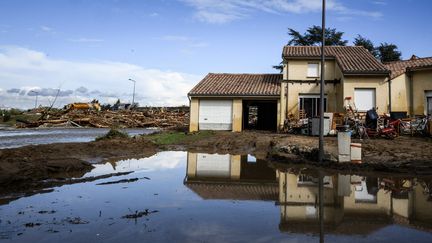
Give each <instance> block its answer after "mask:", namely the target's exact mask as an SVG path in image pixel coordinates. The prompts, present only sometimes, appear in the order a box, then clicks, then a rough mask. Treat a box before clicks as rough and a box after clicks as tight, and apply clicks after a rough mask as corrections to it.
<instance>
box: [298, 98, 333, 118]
mask: <svg viewBox="0 0 432 243" xmlns="http://www.w3.org/2000/svg"><path fill="white" fill-rule="evenodd" d="M299 110H303V111H304V112H305V113H306V117H307V118H311V117H317V116H319V115H320V98H319V95H300V100H299ZM326 111H327V97H324V112H326Z"/></svg>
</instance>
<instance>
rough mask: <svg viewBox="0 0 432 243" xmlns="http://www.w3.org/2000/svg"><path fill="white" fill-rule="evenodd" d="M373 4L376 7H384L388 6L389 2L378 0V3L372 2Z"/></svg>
mask: <svg viewBox="0 0 432 243" xmlns="http://www.w3.org/2000/svg"><path fill="white" fill-rule="evenodd" d="M372 3H373V4H376V5H382V6H385V5H387V2H386V1H384V0H376V1H372Z"/></svg>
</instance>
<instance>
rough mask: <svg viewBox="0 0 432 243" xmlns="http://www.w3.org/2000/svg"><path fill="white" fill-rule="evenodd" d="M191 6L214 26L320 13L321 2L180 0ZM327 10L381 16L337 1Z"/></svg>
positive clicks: (328, 3) (304, 0) (333, 1)
mask: <svg viewBox="0 0 432 243" xmlns="http://www.w3.org/2000/svg"><path fill="white" fill-rule="evenodd" d="M180 1H182V2H184V3H185V4H187V5H189V6H191V7H193V8H194V9H195V10H196V12H195V17H196V18H197V19H198V20H200V21H202V22H208V23H213V24H224V23H227V22H231V21H233V20H237V19H243V18H246V17H249V16H250V15H251V14H252V13H254V12H257V11H262V12H267V13H272V14H283V13H294V14H304V13H309V12H318V11H321V4H322V1H321V0H180ZM327 10H329V11H333V12H335V13H337V14H339V15H358V16H368V17H375V18H377V17H380V16H381V13H380V12H374V11H363V10H356V9H350V8H347V7H346V6H344V5H343V4H342V3H340V2H339V1H337V0H328V1H327Z"/></svg>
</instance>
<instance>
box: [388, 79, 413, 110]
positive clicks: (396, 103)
mask: <svg viewBox="0 0 432 243" xmlns="http://www.w3.org/2000/svg"><path fill="white" fill-rule="evenodd" d="M391 89H392V92H391V93H392V94H391V102H392V104H391V105H392V108H391V110H392V111H406V112H409V106H408V104H409V95H410V92H409V89H410V86H409V79H408V77H407V75H405V74H402V75H400V76H399V77H396V78H395V79H393V80H392V81H391Z"/></svg>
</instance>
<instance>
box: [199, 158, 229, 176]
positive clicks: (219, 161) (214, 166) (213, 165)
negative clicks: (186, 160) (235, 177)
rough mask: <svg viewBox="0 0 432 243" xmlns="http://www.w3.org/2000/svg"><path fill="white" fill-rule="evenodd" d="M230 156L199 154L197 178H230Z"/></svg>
mask: <svg viewBox="0 0 432 243" xmlns="http://www.w3.org/2000/svg"><path fill="white" fill-rule="evenodd" d="M230 168H231V163H230V155H229V154H224V155H222V154H198V155H197V170H196V173H197V176H201V177H213V178H215V177H217V178H230Z"/></svg>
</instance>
